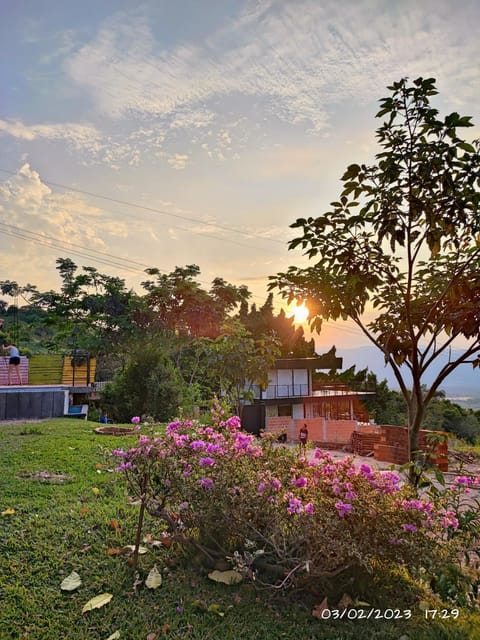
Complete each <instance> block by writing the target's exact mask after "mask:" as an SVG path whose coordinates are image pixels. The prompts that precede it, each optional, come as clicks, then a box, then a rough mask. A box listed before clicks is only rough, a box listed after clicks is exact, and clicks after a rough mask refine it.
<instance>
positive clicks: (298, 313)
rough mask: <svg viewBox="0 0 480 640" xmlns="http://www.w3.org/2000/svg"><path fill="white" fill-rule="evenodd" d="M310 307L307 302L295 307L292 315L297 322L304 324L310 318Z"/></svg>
mask: <svg viewBox="0 0 480 640" xmlns="http://www.w3.org/2000/svg"><path fill="white" fill-rule="evenodd" d="M308 314H309V311H308V307H306V306H305V304H302V305H299V306H296V307H293V309H292V316H293V318H294V320H295V322H296V323H297V324H302V322H305V320H306V319H307V318H308Z"/></svg>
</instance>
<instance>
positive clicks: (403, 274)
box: [271, 78, 480, 460]
mask: <svg viewBox="0 0 480 640" xmlns="http://www.w3.org/2000/svg"><path fill="white" fill-rule="evenodd" d="M388 89H389V91H390V95H389V96H388V97H387V98H384V99H383V100H381V102H380V104H381V108H380V111H379V113H378V114H377V117H379V118H383V119H384V121H383V124H382V125H381V127H380V128H379V129H378V130H377V140H378V143H379V146H380V151H379V152H378V153H377V155H376V161H375V162H374V163H373V164H370V165H367V164H352V165H350V166H349V167H348V168H347V170H346V171H345V173H344V175H343V177H342V182H343V189H342V192H341V194H340V197H339V200H338V201H337V202H333V203H331V206H330V209H329V210H328V211H327V212H326V213H324V214H323V215H320V216H318V217H310V218H308V219H298V220H297V221H296V222H295V223H294V224H292V227H293V228H295V229H299V230H300V232H301V234H300V235H299V236H298V237H297V238H295V239H294V240H292V241H291V242H290V245H289V248H290V249H296V248H301V249H303V252H304V254H305V255H307V256H308V258H309V259H310V261H311V262H310V264H309V265H308V266H307V267H306V268H300V267H290V268H289V269H288V270H287V271H286V272H285V273H279V274H277V275H276V276H274V277H273V278H272V282H271V288H279V289H280V291H281V292H282V294H283V295H284V297H288V298H289V299H290V300H293V299H296V300H299V301H302V300H306V301H307V305H308V307H309V309H310V321H311V325H312V328H314V329H316V330H318V331H319V330H320V329H321V324H322V319H325V320H329V319H333V320H336V319H340V318H342V319H351V320H353V322H355V323H356V324H357V325H358V326H359V327H360V329H361V330H362V332H363V333H364V334H365V336H367V337H368V339H369V340H370V341H371V342H372V343H373V344H374V345H375V346H377V347H378V348H379V349H381V351H382V352H383V354H384V356H385V362H386V363H387V364H388V365H390V367H391V368H392V370H393V373H394V375H395V378H396V380H397V382H398V385H399V387H400V389H401V392H402V394H403V396H404V397H405V400H406V402H407V406H408V428H409V445H410V459H411V460H416V459H417V455H416V452H417V451H418V433H419V430H420V428H421V426H422V422H423V420H424V416H425V410H426V408H427V406H428V403H429V402H430V401H431V399H432V398H433V397H434V395H435V393H436V391H437V390H438V389H439V386H440V385H441V384H442V382H443V381H444V380H445V379H446V378H447V376H448V375H449V374H450V373H451V372H452V371H453V370H454V369H456V368H457V367H459V366H461V365H463V364H465V363H467V362H473V364H474V365H475V364H478V361H479V355H480V216H479V201H480V196H479V184H480V177H479V158H480V156H479V144H478V141H475V142H467V141H465V140H463V139H462V138H461V137H459V135H458V134H457V130H458V129H461V128H464V127H471V126H472V123H471V118H470V117H462V116H460V115H459V114H458V113H451V114H449V115H447V116H446V117H443V118H442V117H440V116H439V113H438V111H437V109H435V108H434V107H433V106H432V105H431V99H432V97H433V96H435V95H436V94H437V90H436V83H435V80H434V79H431V78H430V79H423V78H418V79H417V80H415V81H413V82H409V81H408V80H407V79H402V80H400V81H399V82H395V83H394V84H393V85H392V86H391V87H388ZM460 339H461V345H460V346H461V349H460V350H458V351H457V350H452V346H455V345H458V341H459V340H460ZM448 355H450V357H448ZM432 369H433V370H434V371H435V379H434V382H433V383H431V384H430V387H429V388H428V389H427V388H426V387H425V386H424V385H423V381H424V380H425V376H426V374H427V372H430V371H431V370H432Z"/></svg>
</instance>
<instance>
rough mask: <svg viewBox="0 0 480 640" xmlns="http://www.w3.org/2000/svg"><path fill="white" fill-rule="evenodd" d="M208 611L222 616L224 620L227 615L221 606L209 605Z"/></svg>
mask: <svg viewBox="0 0 480 640" xmlns="http://www.w3.org/2000/svg"><path fill="white" fill-rule="evenodd" d="M207 611H209V612H210V613H216V614H217V616H220V617H221V618H223V616H224V615H225V613H224V612H223V611H222V610H221V609H220V605H219V604H211V605H209V607H208V609H207Z"/></svg>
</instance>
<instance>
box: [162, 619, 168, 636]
mask: <svg viewBox="0 0 480 640" xmlns="http://www.w3.org/2000/svg"><path fill="white" fill-rule="evenodd" d="M169 631H170V625H169V624H168V622H166V623H165V624H164V625H163V626H162V633H163V634H164V635H166V634H167V633H168V632H169Z"/></svg>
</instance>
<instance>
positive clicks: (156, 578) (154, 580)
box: [145, 565, 162, 589]
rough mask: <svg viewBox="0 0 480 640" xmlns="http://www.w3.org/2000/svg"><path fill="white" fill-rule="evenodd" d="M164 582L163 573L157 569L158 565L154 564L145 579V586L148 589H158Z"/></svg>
mask: <svg viewBox="0 0 480 640" xmlns="http://www.w3.org/2000/svg"><path fill="white" fill-rule="evenodd" d="M161 584H162V574H161V573H160V571H159V570H158V569H157V565H154V566H153V568H152V569H150V573H149V574H148V576H147V579H146V580H145V586H146V587H147V588H148V589H158V587H160V586H161Z"/></svg>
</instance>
